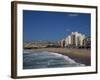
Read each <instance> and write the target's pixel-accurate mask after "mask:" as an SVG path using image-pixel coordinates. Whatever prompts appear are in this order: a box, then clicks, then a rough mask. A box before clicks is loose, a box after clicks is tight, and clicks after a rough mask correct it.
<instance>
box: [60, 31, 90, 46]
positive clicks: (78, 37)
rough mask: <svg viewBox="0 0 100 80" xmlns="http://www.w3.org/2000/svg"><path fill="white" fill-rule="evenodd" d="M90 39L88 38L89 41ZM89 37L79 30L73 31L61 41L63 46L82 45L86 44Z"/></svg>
mask: <svg viewBox="0 0 100 80" xmlns="http://www.w3.org/2000/svg"><path fill="white" fill-rule="evenodd" d="M89 42H90V40H88V43H89ZM86 44H87V39H86V36H85V35H84V34H81V33H79V32H72V33H71V34H70V35H68V36H67V37H66V38H65V39H62V40H61V42H60V45H61V47H82V46H86Z"/></svg>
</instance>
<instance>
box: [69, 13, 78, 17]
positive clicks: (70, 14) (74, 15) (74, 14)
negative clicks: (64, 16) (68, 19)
mask: <svg viewBox="0 0 100 80" xmlns="http://www.w3.org/2000/svg"><path fill="white" fill-rule="evenodd" d="M68 16H72V17H73V16H78V14H69V15H68Z"/></svg>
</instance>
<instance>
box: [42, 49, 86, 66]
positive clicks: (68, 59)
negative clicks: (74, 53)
mask: <svg viewBox="0 0 100 80" xmlns="http://www.w3.org/2000/svg"><path fill="white" fill-rule="evenodd" d="M43 53H49V54H52V55H54V56H55V57H62V58H64V59H65V60H66V61H68V62H69V63H71V64H78V65H80V66H85V64H80V63H77V62H76V61H75V60H73V59H71V58H70V57H68V56H65V55H62V54H59V53H54V52H48V51H43Z"/></svg>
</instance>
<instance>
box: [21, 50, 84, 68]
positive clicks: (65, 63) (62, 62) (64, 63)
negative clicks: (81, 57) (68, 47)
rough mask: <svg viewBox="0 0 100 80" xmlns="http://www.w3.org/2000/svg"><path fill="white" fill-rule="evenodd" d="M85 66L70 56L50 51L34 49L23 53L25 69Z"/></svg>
mask: <svg viewBox="0 0 100 80" xmlns="http://www.w3.org/2000/svg"><path fill="white" fill-rule="evenodd" d="M78 66H85V65H84V64H81V63H77V62H75V61H74V60H73V59H71V58H70V57H68V56H65V55H62V54H59V53H54V52H48V51H41V52H40V51H36V52H35V51H32V50H24V53H23V69H36V68H37V69H38V68H54V67H55V68H57V67H78Z"/></svg>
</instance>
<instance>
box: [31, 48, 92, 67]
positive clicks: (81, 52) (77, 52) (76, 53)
mask: <svg viewBox="0 0 100 80" xmlns="http://www.w3.org/2000/svg"><path fill="white" fill-rule="evenodd" d="M32 50H33V51H49V52H56V53H59V54H63V55H66V56H69V57H70V58H72V59H74V60H75V61H76V62H78V63H82V64H85V65H86V66H90V65H91V52H90V49H69V48H41V49H32Z"/></svg>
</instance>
